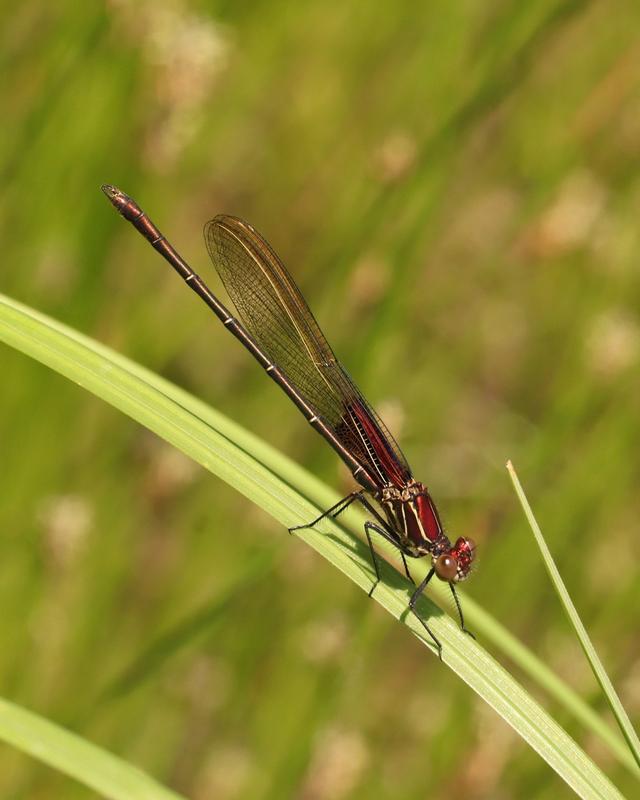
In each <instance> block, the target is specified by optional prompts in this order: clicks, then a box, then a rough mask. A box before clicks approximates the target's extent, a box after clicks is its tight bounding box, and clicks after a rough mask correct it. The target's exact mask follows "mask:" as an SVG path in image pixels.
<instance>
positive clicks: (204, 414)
mask: <svg viewBox="0 0 640 800" xmlns="http://www.w3.org/2000/svg"><path fill="white" fill-rule="evenodd" d="M0 339H2V340H4V341H5V342H6V343H8V344H10V345H12V346H13V347H16V348H17V349H19V350H21V351H23V352H25V353H27V354H29V355H31V356H32V357H33V358H36V359H38V360H39V361H41V362H42V363H44V364H47V365H48V366H49V367H51V368H52V369H55V370H57V371H58V372H60V373H61V374H63V375H66V376H67V377H68V378H69V379H71V380H73V381H75V382H76V383H78V384H80V385H82V386H84V387H85V388H86V389H88V390H89V391H91V392H93V393H94V394H96V395H97V396H99V397H101V398H102V399H104V400H106V401H107V402H109V403H111V404H112V405H113V406H115V407H116V408H119V409H120V410H121V411H123V412H124V413H126V414H128V415H129V416H131V417H132V418H133V419H136V420H137V421H138V422H140V423H142V424H143V425H145V426H146V427H148V428H149V429H150V430H152V431H154V432H155V433H156V434H158V435H159V436H161V437H163V438H164V439H166V440H167V441H168V442H170V443H172V444H173V445H175V446H176V447H178V448H179V449H181V450H182V451H183V452H184V453H186V454H187V455H188V456H190V457H191V458H193V459H194V460H195V461H197V462H198V463H200V464H202V465H203V466H204V467H206V468H207V469H208V470H210V471H211V472H212V473H214V474H216V475H218V476H219V477H221V478H222V479H223V480H225V481H227V482H229V483H230V484H231V485H233V486H234V487H235V488H236V489H238V491H240V492H241V493H242V494H244V495H245V496H247V497H249V498H250V499H251V501H252V502H254V503H256V504H257V505H259V506H261V507H262V508H263V509H264V510H266V511H267V512H268V513H270V514H271V515H272V516H274V517H275V518H276V519H278V520H279V521H281V522H282V523H283V525H285V526H291V525H294V524H296V523H298V522H302V521H308V520H309V519H310V518H312V517H313V514H314V512H315V511H316V510H317V507H314V506H313V505H311V503H310V502H309V499H308V497H311V496H313V498H314V500H315V499H316V497H319V498H320V499H321V501H324V497H325V496H326V497H328V498H330V497H331V493H330V492H328V490H324V489H322V488H321V487H320V486H319V484H318V482H317V481H316V480H315V479H313V478H312V477H310V476H308V475H307V474H306V473H305V472H304V471H303V470H301V469H300V468H299V467H295V466H294V465H292V463H291V462H289V461H288V460H286V459H284V457H281V456H276V455H275V454H274V452H273V450H272V448H269V447H268V446H267V445H265V444H264V443H262V442H260V441H259V440H257V439H256V438H255V437H252V436H251V435H250V434H247V433H246V432H242V431H241V429H240V428H239V427H238V426H237V425H235V424H233V423H231V422H229V421H228V420H226V419H225V418H224V417H223V416H221V415H219V414H216V413H215V412H213V411H212V410H211V409H207V408H206V406H204V404H202V403H200V402H199V401H197V400H195V399H194V398H191V397H190V396H189V395H187V394H186V393H185V392H182V391H181V390H179V389H176V388H175V387H172V386H171V385H170V384H168V383H167V382H166V381H164V380H162V379H161V378H159V377H158V376H156V375H153V374H152V373H150V372H149V371H147V370H145V369H143V368H141V367H139V366H137V365H135V364H133V363H131V362H129V361H127V360H126V359H124V358H123V357H121V356H118V355H116V354H115V353H112V352H111V351H109V350H108V349H107V348H105V347H102V346H101V345H98V344H97V343H95V342H92V341H91V340H89V339H88V338H86V337H83V336H81V335H80V334H78V333H76V332H74V331H71V330H70V329H68V328H66V327H65V326H62V325H60V324H59V323H56V322H54V321H52V320H50V319H47V318H46V317H44V316H42V315H40V314H38V313H36V312H34V311H32V310H30V309H27V308H25V307H24V306H21V305H20V304H18V303H15V302H13V301H10V300H8V299H6V298H4V299H3V298H1V297H0ZM292 485H295V486H296V487H299V488H300V490H301V491H304V493H305V495H307V496H303V495H302V494H301V493H300V491H296V490H294V489H293V488H292ZM300 538H302V539H304V540H305V541H306V542H307V543H308V544H309V545H310V546H311V547H313V548H314V549H315V550H316V551H317V552H319V553H320V554H321V555H322V556H323V557H324V558H326V559H327V560H328V561H329V562H331V563H332V564H334V566H336V567H337V568H338V569H339V570H340V571H341V572H343V573H344V574H345V575H347V576H348V577H349V578H350V579H351V580H352V581H353V582H354V583H356V584H357V585H358V586H360V587H361V588H362V589H363V590H365V591H368V590H369V589H370V587H371V580H372V574H371V568H370V564H369V557H368V552H367V548H366V547H365V545H364V544H363V543H362V542H361V541H359V540H357V539H354V537H353V536H352V535H350V534H348V533H347V532H346V531H345V530H344V529H343V528H342V527H340V526H339V525H337V524H335V523H334V522H331V521H327V522H326V525H324V526H323V532H320V531H318V530H307V531H302V532H301V533H300ZM381 573H382V579H383V580H382V583H381V584H380V585H379V586H378V588H377V589H376V592H375V594H374V600H375V601H376V602H377V603H379V604H380V605H381V606H382V607H383V608H385V609H386V610H387V611H388V612H389V613H390V614H392V615H393V616H394V617H395V618H396V619H399V620H401V621H402V622H403V624H404V625H406V626H407V627H408V628H409V629H410V630H411V631H412V632H413V633H414V634H415V635H416V636H417V637H418V638H420V639H421V640H422V641H423V642H424V643H425V645H427V646H429V645H428V642H425V641H424V639H423V638H422V629H421V628H420V626H419V623H418V622H417V621H416V620H415V619H414V618H413V616H410V615H407V601H408V584H407V581H406V579H405V578H403V577H402V576H401V575H400V574H399V573H398V572H397V571H395V570H393V569H392V568H391V567H387V565H384V564H383V565H382V569H381ZM420 613H421V615H422V616H424V617H428V618H429V625H430V626H431V627H432V629H433V631H434V633H435V634H436V635H437V637H438V638H439V640H440V641H441V643H442V645H443V660H444V662H445V663H446V664H447V666H449V667H450V668H451V669H452V670H453V671H454V672H455V673H456V674H458V675H459V676H460V677H461V678H462V680H464V681H465V682H466V683H467V684H468V685H469V686H470V687H471V688H472V689H473V690H474V691H475V692H477V694H478V695H479V696H480V697H482V698H483V699H484V700H485V701H486V702H487V703H489V705H491V706H492V708H494V709H495V710H496V711H497V712H498V713H499V714H500V715H501V716H502V717H503V718H504V719H505V721H507V722H508V723H509V724H510V725H511V726H512V727H513V728H514V729H515V730H516V731H517V732H518V733H519V734H520V736H522V737H523V739H524V740H525V741H527V742H528V743H529V744H530V745H531V747H532V748H533V749H534V750H536V751H537V752H538V753H539V754H540V755H541V756H542V757H543V758H544V759H545V760H546V761H547V763H548V764H549V765H550V766H551V767H552V768H553V769H554V770H555V771H556V772H557V773H558V774H559V775H560V776H561V777H562V778H563V779H564V780H565V781H566V782H567V784H568V785H569V786H571V787H572V788H573V789H574V790H575V792H576V793H577V794H578V795H579V796H580V797H584V798H619V797H620V796H621V795H620V793H619V792H618V791H617V789H616V788H615V787H614V786H613V785H612V784H611V782H610V781H609V780H608V778H607V777H606V776H605V775H604V774H603V773H602V771H601V770H599V769H598V767H597V766H596V765H595V764H594V763H593V761H592V760H591V759H590V758H588V756H587V755H586V754H585V753H584V751H582V750H581V749H580V748H579V747H578V745H577V744H576V743H575V742H574V741H573V740H572V739H571V737H569V736H568V735H567V733H566V732H565V731H564V730H563V729H562V728H561V727H560V726H559V725H558V724H557V723H556V722H555V721H554V720H553V719H551V717H550V716H549V715H548V714H547V713H546V712H545V711H544V709H543V708H542V707H541V706H540V705H539V704H538V703H537V702H536V701H535V700H534V699H533V698H532V697H531V696H530V695H529V694H528V693H527V692H526V691H525V690H524V689H523V688H522V687H521V686H520V685H519V684H518V683H517V682H516V681H515V680H514V679H513V677H512V676H511V675H509V673H508V672H506V671H505V670H504V669H503V668H502V667H501V666H500V665H499V664H498V663H497V662H496V661H494V660H493V659H492V658H491V656H490V655H489V654H488V653H486V652H485V651H484V650H483V649H482V648H481V647H480V646H479V645H478V644H477V643H476V642H474V641H473V640H472V639H471V638H470V637H469V636H466V635H464V634H463V633H461V632H460V630H459V629H458V627H457V625H456V624H455V623H454V622H453V620H451V619H450V618H449V617H448V616H447V615H446V614H444V613H443V612H442V610H441V609H440V608H439V607H438V606H437V605H435V604H434V603H433V602H431V601H430V600H429V599H428V598H424V599H423V601H422V603H421V607H420ZM0 735H2V731H1V730H0Z"/></svg>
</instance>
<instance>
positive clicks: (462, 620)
mask: <svg viewBox="0 0 640 800" xmlns="http://www.w3.org/2000/svg"><path fill="white" fill-rule="evenodd" d="M449 588H450V589H451V594H452V595H453V599H454V600H455V604H456V608H457V609H458V617H459V618H460V630H461V631H464V633H467V634H469V636H470V637H471V638H472V639H475V638H476V637H475V636H474V635H473V633H471V631H470V630H469V629H468V628H466V627H465V624H464V614H463V613H462V606H461V605H460V599H459V597H458V593H457V592H456V587H455V586H454V585H453V584H452V583H450V584H449Z"/></svg>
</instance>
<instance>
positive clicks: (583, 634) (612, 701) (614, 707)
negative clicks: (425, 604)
mask: <svg viewBox="0 0 640 800" xmlns="http://www.w3.org/2000/svg"><path fill="white" fill-rule="evenodd" d="M507 469H508V471H509V475H510V476H511V480H512V482H513V486H514V488H515V490H516V494H517V495H518V500H519V501H520V505H521V506H522V508H523V510H524V513H525V516H526V518H527V521H528V523H529V525H530V527H531V530H532V531H533V535H534V537H535V540H536V543H537V545H538V547H539V548H540V552H541V553H542V558H543V560H544V565H545V567H546V568H547V572H548V573H549V577H550V578H551V582H552V583H553V586H554V588H555V590H556V593H557V595H558V597H559V598H560V602H561V603H562V607H563V608H564V610H565V613H566V615H567V617H568V618H569V621H570V622H571V625H572V626H573V629H574V630H575V632H576V636H577V637H578V640H579V642H580V646H581V647H582V649H583V650H584V654H585V655H586V657H587V660H588V661H589V664H590V665H591V669H592V670H593V673H594V675H595V676H596V680H597V681H598V683H599V684H600V687H601V688H602V691H603V692H604V695H605V697H606V698H607V702H608V703H609V706H610V708H611V711H612V712H613V715H614V716H615V718H616V720H617V722H618V725H619V726H620V730H621V731H622V735H623V736H624V738H625V739H626V741H627V744H628V745H629V749H630V750H631V753H632V754H633V757H634V759H635V761H636V763H637V764H638V766H640V740H639V739H638V736H637V734H636V732H635V730H634V729H633V726H632V725H631V720H630V719H629V717H628V715H627V712H626V711H625V710H624V707H623V705H622V703H621V702H620V698H619V697H618V694H617V692H616V690H615V689H614V688H613V684H612V683H611V680H610V679H609V676H608V675H607V673H606V670H605V668H604V665H603V664H602V662H601V661H600V658H599V657H598V654H597V652H596V650H595V647H594V646H593V644H592V642H591V639H590V638H589V634H588V633H587V631H586V629H585V627H584V625H583V624H582V620H581V619H580V616H579V615H578V612H577V610H576V607H575V606H574V605H573V602H572V601H571V597H570V596H569V592H568V591H567V587H566V586H565V585H564V581H563V580H562V578H561V576H560V573H559V571H558V568H557V567H556V565H555V562H554V560H553V557H552V555H551V552H550V551H549V548H548V547H547V543H546V542H545V540H544V536H543V535H542V531H541V530H540V526H539V525H538V523H537V521H536V518H535V516H534V514H533V511H532V510H531V506H530V505H529V501H528V500H527V498H526V496H525V493H524V490H523V488H522V485H521V484H520V481H519V479H518V476H517V474H516V471H515V469H514V467H513V464H512V463H511V462H510V461H509V462H507Z"/></svg>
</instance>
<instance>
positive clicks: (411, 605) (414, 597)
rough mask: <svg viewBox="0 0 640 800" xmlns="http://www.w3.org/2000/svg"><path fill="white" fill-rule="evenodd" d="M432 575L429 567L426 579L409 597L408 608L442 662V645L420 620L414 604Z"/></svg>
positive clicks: (432, 570) (433, 571)
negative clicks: (434, 647)
mask: <svg viewBox="0 0 640 800" xmlns="http://www.w3.org/2000/svg"><path fill="white" fill-rule="evenodd" d="M434 574H435V569H434V568H433V567H431V569H430V570H429V572H428V573H427V576H426V578H425V579H424V580H423V581H422V583H421V584H420V585H419V586H418V588H417V589H416V590H415V592H414V593H413V594H412V595H411V599H410V600H409V608H410V609H411V611H412V612H413V615H414V616H415V618H416V619H417V620H418V622H419V623H420V624H421V625H422V627H423V628H424V629H425V631H426V632H427V633H428V634H429V636H430V637H431V640H432V641H433V643H434V644H435V646H436V650H437V651H438V658H439V659H440V661H442V645H441V644H440V640H439V639H438V638H437V637H436V635H435V634H434V632H433V631H432V630H431V628H430V627H429V626H428V625H427V623H426V622H425V621H424V620H423V619H422V617H421V616H420V614H418V612H417V611H416V603H417V602H418V599H419V598H420V595H421V594H422V593H423V592H424V590H425V589H426V588H427V584H428V583H429V581H430V580H431V578H433V576H434Z"/></svg>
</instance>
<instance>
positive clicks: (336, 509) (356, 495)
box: [289, 492, 362, 533]
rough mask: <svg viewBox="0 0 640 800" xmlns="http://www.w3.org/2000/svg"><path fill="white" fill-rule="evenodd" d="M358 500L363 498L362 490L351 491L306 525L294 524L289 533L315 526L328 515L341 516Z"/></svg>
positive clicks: (333, 517) (332, 516)
mask: <svg viewBox="0 0 640 800" xmlns="http://www.w3.org/2000/svg"><path fill="white" fill-rule="evenodd" d="M356 500H362V492H351V494H348V495H347V496H346V497H343V498H342V500H338V502H337V503H336V504H335V505H333V506H331V508H329V509H327V510H326V511H324V512H323V513H322V514H320V516H319V517H316V519H314V520H313V522H307V523H306V524H305V525H294V526H293V527H292V528H289V533H293V532H294V531H300V530H304V529H305V528H314V527H315V526H316V525H317V524H318V523H319V522H321V521H322V520H323V519H325V518H326V517H331V518H332V519H335V518H336V517H338V516H340V514H342V512H343V511H346V509H347V508H349V506H350V505H351V503H353V502H354V501H356Z"/></svg>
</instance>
